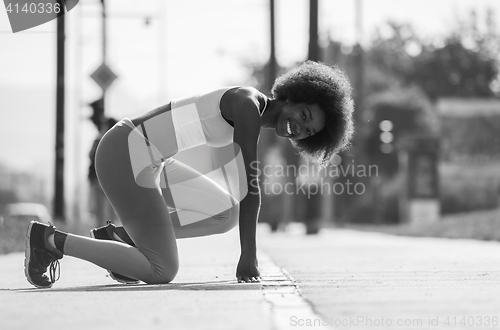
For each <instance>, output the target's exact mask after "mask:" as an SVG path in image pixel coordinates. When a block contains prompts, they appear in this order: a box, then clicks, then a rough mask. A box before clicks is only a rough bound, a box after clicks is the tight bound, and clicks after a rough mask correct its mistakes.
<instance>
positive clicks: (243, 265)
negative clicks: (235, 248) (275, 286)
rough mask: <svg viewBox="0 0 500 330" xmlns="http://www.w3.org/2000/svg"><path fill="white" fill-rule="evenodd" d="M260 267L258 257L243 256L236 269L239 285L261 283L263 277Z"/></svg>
mask: <svg viewBox="0 0 500 330" xmlns="http://www.w3.org/2000/svg"><path fill="white" fill-rule="evenodd" d="M258 267H259V265H258V261H257V257H255V256H248V255H243V254H242V255H241V256H240V261H239V262H238V267H237V268H236V278H237V279H238V283H244V282H247V283H248V282H260V280H261V277H260V272H259V268H258Z"/></svg>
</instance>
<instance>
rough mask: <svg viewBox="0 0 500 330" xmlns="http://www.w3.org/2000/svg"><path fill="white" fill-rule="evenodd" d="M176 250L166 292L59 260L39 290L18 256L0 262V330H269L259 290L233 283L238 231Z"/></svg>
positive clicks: (72, 260)
mask: <svg viewBox="0 0 500 330" xmlns="http://www.w3.org/2000/svg"><path fill="white" fill-rule="evenodd" d="M178 246H179V254H180V262H181V267H180V270H179V274H178V276H177V277H176V279H175V280H174V282H173V283H171V284H166V285H145V284H140V285H122V284H119V283H116V282H115V281H113V280H112V279H111V278H109V277H108V276H107V272H106V271H105V270H103V269H100V268H98V267H96V266H94V265H92V264H91V263H88V262H85V261H81V260H78V259H75V258H72V257H68V256H65V257H64V258H63V259H62V260H61V277H60V280H59V281H57V282H56V283H55V284H54V286H53V287H52V288H51V289H43V290H38V289H36V288H34V287H32V286H31V285H30V284H29V283H28V282H27V281H26V279H25V277H24V271H23V269H24V268H23V267H24V266H23V261H24V253H14V254H9V255H6V256H1V257H0V274H1V275H0V276H1V278H2V284H1V286H0V329H8V330H11V329H90V328H92V329H120V330H123V329H141V330H142V329H151V328H158V329H183V330H184V329H272V328H273V325H272V324H273V320H272V317H271V314H270V308H269V304H267V303H266V302H265V301H264V300H263V294H262V290H261V287H262V286H261V284H259V283H256V284H250V283H249V284H247V283H237V281H236V279H235V270H236V264H237V262H238V259H239V240H238V231H237V230H233V231H231V232H230V233H228V234H224V235H216V236H211V237H203V238H196V239H186V240H179V241H178ZM264 275H265V272H264ZM270 275H272V274H270Z"/></svg>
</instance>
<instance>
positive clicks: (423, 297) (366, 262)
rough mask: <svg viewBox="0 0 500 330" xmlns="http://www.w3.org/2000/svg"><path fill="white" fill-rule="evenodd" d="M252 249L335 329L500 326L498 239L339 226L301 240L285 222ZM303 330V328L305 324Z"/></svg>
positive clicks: (294, 321)
mask: <svg viewBox="0 0 500 330" xmlns="http://www.w3.org/2000/svg"><path fill="white" fill-rule="evenodd" d="M267 232H268V229H267V228H264V227H261V228H260V233H259V237H260V239H259V246H260V247H261V249H263V250H264V251H266V252H267V253H268V254H269V255H270V257H271V258H272V259H273V261H274V262H275V263H277V264H278V265H279V266H281V267H283V268H285V269H287V270H288V272H290V274H291V275H292V276H293V277H294V278H295V280H296V281H297V283H298V286H299V288H300V291H301V292H302V295H303V296H304V297H305V298H306V299H307V300H308V301H309V302H311V303H312V304H313V306H314V310H315V311H316V312H317V313H319V314H320V315H321V316H322V319H321V320H314V319H308V318H299V317H293V315H292V316H291V319H290V320H289V324H291V325H292V326H293V325H297V326H298V325H300V324H303V325H305V326H307V324H313V323H314V322H316V324H319V323H321V325H330V326H333V327H335V328H337V329H388V328H389V329H500V242H484V241H475V240H465V239H460V240H452V239H439V238H414V237H400V236H391V235H386V234H379V233H368V232H357V231H352V230H343V229H323V230H322V231H321V232H320V234H319V235H312V236H306V235H304V232H305V230H304V228H303V227H302V226H300V225H297V224H292V226H290V227H289V228H288V230H287V231H286V232H280V233H277V234H275V235H269V234H267ZM309 328H310V327H309Z"/></svg>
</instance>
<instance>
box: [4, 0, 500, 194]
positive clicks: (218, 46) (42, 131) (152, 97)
mask: <svg viewBox="0 0 500 330" xmlns="http://www.w3.org/2000/svg"><path fill="white" fill-rule="evenodd" d="M275 2H276V15H277V16H276V51H277V60H278V62H279V64H280V65H282V66H290V65H293V64H294V63H296V62H299V61H303V60H305V59H306V56H307V45H308V39H307V38H308V3H309V1H307V0H276V1H275ZM360 2H361V3H362V10H361V30H362V34H361V41H362V42H366V41H367V40H368V39H369V38H370V36H372V35H373V33H374V32H375V31H376V29H377V28H382V30H383V25H384V23H385V22H387V20H389V19H392V20H396V21H399V22H410V23H412V24H413V26H414V27H415V28H416V31H417V32H418V33H419V34H420V35H422V36H424V37H429V38H432V37H436V36H438V35H442V34H445V33H446V32H447V31H449V30H450V29H451V28H453V22H454V21H455V20H454V17H455V16H457V15H462V16H463V15H464V14H465V13H466V12H467V11H468V10H469V9H471V8H475V9H477V10H478V13H479V18H480V19H481V17H484V14H485V9H486V8H487V7H489V8H493V9H494V10H495V13H496V16H497V17H499V19H498V21H499V22H500V1H497V0H404V1H402V0H362V1H360ZM106 3H107V12H108V17H109V20H108V23H107V35H108V43H107V62H108V65H109V67H110V68H111V69H112V70H113V71H114V72H115V73H116V74H117V76H118V79H117V80H116V81H115V82H114V83H113V84H112V86H111V87H110V88H109V91H108V93H107V104H106V107H107V115H110V116H113V117H115V118H117V119H121V118H124V117H127V116H132V115H135V114H138V113H141V112H144V111H148V110H151V109H153V108H155V107H157V106H160V105H162V104H165V103H168V102H169V101H170V100H171V99H172V98H176V97H181V96H184V95H188V94H191V93H198V92H202V91H207V90H210V89H215V88H219V87H221V86H226V85H241V84H251V83H252V81H251V80H249V77H248V74H249V71H248V68H247V66H245V63H264V62H265V61H266V60H267V59H268V57H269V36H268V31H269V22H268V21H269V19H268V18H269V11H268V6H269V1H268V0H231V1H227V0H211V1H207V0H164V1H161V0H140V1H139V0H107V1H106ZM319 3H320V18H319V25H320V26H319V31H320V35H321V39H322V40H326V38H327V37H328V36H331V37H333V38H335V39H336V40H340V41H343V42H345V43H354V42H355V41H356V40H357V39H356V37H357V34H356V17H355V12H356V11H355V9H356V3H357V1H355V0H351V1H341V0H319ZM100 15H101V6H100V1H99V0H87V1H80V3H79V4H78V6H77V7H76V8H75V9H74V10H72V11H71V12H69V13H68V14H67V15H66V41H67V42H66V104H65V106H66V139H65V143H66V153H65V155H66V179H67V186H68V189H67V194H68V195H73V192H74V191H76V190H75V189H78V188H77V186H78V184H77V183H84V182H85V180H86V173H87V169H88V152H89V150H90V146H91V144H92V141H93V139H94V137H95V135H96V131H95V129H94V128H93V126H92V124H91V123H90V121H89V120H88V119H87V118H88V116H89V115H90V111H91V109H90V108H89V107H88V103H90V102H92V101H94V100H95V99H97V98H99V97H100V95H101V90H100V88H99V86H98V85H97V84H96V83H95V82H94V81H92V79H91V78H90V75H91V74H92V72H93V71H94V70H95V69H96V68H97V67H98V66H99V65H100V64H101V63H102V48H101V46H102V39H101V31H102V28H101V17H100ZM146 18H149V19H148V20H147V19H146ZM146 21H148V22H149V24H146ZM55 32H56V24H55V22H54V21H52V22H48V23H46V24H43V25H41V26H39V27H35V28H33V29H30V30H27V31H26V32H21V33H16V34H12V33H11V30H10V25H9V20H8V17H7V14H6V12H5V11H4V10H3V9H0V114H1V118H2V119H1V122H2V124H3V125H2V126H3V128H2V129H1V130H0V164H4V165H7V166H8V167H10V168H12V169H15V170H26V171H30V172H32V173H36V174H37V175H39V176H42V177H45V178H47V180H48V182H49V183H51V182H52V177H53V158H54V151H53V149H54V143H55V142H54V135H55V133H54V131H55V66H56V34H55ZM49 189H50V187H49ZM69 198H71V196H70V197H69Z"/></svg>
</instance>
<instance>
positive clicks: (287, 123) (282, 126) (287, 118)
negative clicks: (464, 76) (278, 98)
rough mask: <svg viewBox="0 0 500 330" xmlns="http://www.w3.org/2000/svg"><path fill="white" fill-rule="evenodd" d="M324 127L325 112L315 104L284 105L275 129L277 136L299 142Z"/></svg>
mask: <svg viewBox="0 0 500 330" xmlns="http://www.w3.org/2000/svg"><path fill="white" fill-rule="evenodd" d="M324 127H325V112H324V111H323V109H321V108H320V107H319V106H318V105H317V104H306V103H286V104H285V105H284V106H283V108H282V109H281V113H280V115H279V117H278V121H277V124H276V127H275V130H276V134H277V135H278V136H282V137H286V138H289V139H290V140H301V139H305V138H307V137H309V136H313V135H314V134H316V133H318V132H319V131H321V130H322V129H323V128H324Z"/></svg>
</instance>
